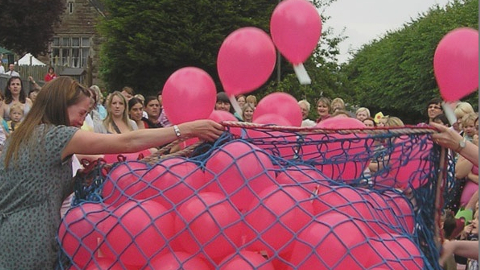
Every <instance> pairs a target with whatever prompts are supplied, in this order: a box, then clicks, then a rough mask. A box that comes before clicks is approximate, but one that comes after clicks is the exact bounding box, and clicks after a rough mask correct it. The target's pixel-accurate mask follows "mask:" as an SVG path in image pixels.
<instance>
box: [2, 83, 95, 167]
mask: <svg viewBox="0 0 480 270" xmlns="http://www.w3.org/2000/svg"><path fill="white" fill-rule="evenodd" d="M85 97H90V91H89V90H88V88H86V87H85V86H82V85H80V84H79V83H78V82H76V81H75V80H73V79H72V78H70V77H65V76H63V77H58V78H57V79H55V80H52V81H50V82H48V83H47V84H45V85H44V86H43V87H42V90H40V92H39V93H38V96H37V99H36V101H35V102H34V103H33V106H32V108H31V109H30V112H29V113H28V114H27V115H26V116H25V118H24V119H23V121H22V124H21V125H20V126H19V127H18V129H17V130H16V131H15V136H10V138H9V140H10V142H9V146H8V148H7V152H6V155H5V168H7V167H8V164H9V163H10V160H12V158H13V160H15V161H16V160H17V159H18V153H19V150H20V147H21V146H24V145H27V147H32V148H33V147H35V144H36V143H37V140H35V139H36V138H37V137H35V138H32V136H33V134H34V131H35V128H36V127H37V126H38V125H40V124H50V125H55V126H58V125H65V126H69V125H70V119H69V117H68V110H67V109H68V107H70V106H72V105H74V104H77V103H79V102H80V101H82V100H83V98H85Z"/></svg>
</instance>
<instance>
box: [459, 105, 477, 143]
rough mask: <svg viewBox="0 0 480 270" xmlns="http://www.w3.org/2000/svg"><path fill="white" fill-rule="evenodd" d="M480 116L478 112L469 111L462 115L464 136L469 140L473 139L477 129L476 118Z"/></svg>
mask: <svg viewBox="0 0 480 270" xmlns="http://www.w3.org/2000/svg"><path fill="white" fill-rule="evenodd" d="M477 118H478V115H477V113H475V112H473V113H467V114H465V115H464V116H463V117H462V128H463V137H465V139H467V140H468V141H470V142H471V141H472V140H473V136H474V135H475V132H476V131H477V130H476V129H475V120H476V119H477Z"/></svg>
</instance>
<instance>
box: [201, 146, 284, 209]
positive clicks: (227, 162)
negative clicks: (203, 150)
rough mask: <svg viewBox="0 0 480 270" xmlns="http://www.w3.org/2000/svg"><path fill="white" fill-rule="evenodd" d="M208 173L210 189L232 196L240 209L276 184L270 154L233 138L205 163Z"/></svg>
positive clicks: (246, 206)
mask: <svg viewBox="0 0 480 270" xmlns="http://www.w3.org/2000/svg"><path fill="white" fill-rule="evenodd" d="M205 176H206V181H207V183H208V184H209V186H208V190H209V191H214V192H218V193H222V194H225V195H226V196H229V198H230V200H231V201H232V202H233V204H234V205H235V206H236V207H237V208H238V209H239V210H240V211H243V210H246V209H247V208H248V206H249V205H250V203H251V202H252V200H253V199H254V198H255V197H256V196H258V194H259V193H260V192H261V191H262V190H264V189H265V188H266V187H268V186H271V185H274V184H275V175H274V172H273V164H272V162H271V160H270V157H269V156H268V155H267V154H266V153H265V152H263V151H261V150H260V149H259V148H258V147H256V146H255V145H253V144H250V143H247V142H244V141H231V142H229V143H226V144H224V145H222V146H221V147H219V148H218V149H217V150H216V151H215V152H213V154H212V155H211V156H210V158H209V159H208V160H207V162H206V164H205Z"/></svg>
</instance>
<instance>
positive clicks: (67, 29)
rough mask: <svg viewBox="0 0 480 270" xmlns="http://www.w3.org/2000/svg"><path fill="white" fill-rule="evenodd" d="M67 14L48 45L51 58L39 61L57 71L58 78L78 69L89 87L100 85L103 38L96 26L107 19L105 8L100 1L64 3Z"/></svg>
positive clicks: (62, 18) (87, 0)
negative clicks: (65, 71)
mask: <svg viewBox="0 0 480 270" xmlns="http://www.w3.org/2000/svg"><path fill="white" fill-rule="evenodd" d="M64 3H65V12H64V13H63V15H62V16H61V23H60V24H59V25H58V26H57V27H56V28H55V30H54V32H55V35H54V37H53V40H52V41H51V42H50V44H49V50H48V54H47V55H45V56H43V57H42V58H40V57H39V58H40V60H42V61H43V62H44V63H48V64H49V65H51V66H53V67H58V68H56V71H57V70H58V72H57V74H59V75H68V74H62V71H63V70H64V69H67V68H68V70H70V71H71V70H72V69H79V70H78V72H77V73H79V74H81V73H83V72H82V70H81V69H83V71H85V72H84V74H85V78H84V79H83V83H84V84H86V85H91V84H99V85H102V82H101V81H100V79H99V76H98V71H99V61H100V57H99V56H100V45H101V42H102V37H100V36H99V34H98V33H97V30H96V25H97V24H98V20H99V19H100V18H101V17H104V16H105V14H104V7H103V5H102V3H101V1H100V0H64Z"/></svg>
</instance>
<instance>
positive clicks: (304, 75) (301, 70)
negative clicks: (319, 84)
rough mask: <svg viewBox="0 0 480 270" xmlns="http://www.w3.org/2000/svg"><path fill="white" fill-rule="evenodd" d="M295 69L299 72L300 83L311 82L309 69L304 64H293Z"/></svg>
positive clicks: (296, 72)
mask: <svg viewBox="0 0 480 270" xmlns="http://www.w3.org/2000/svg"><path fill="white" fill-rule="evenodd" d="M293 70H294V71H295V74H297V78H298V81H299V82H300V84H311V83H312V80H311V79H310V77H309V76H308V73H307V70H306V69H305V67H304V66H303V64H298V65H293Z"/></svg>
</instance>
